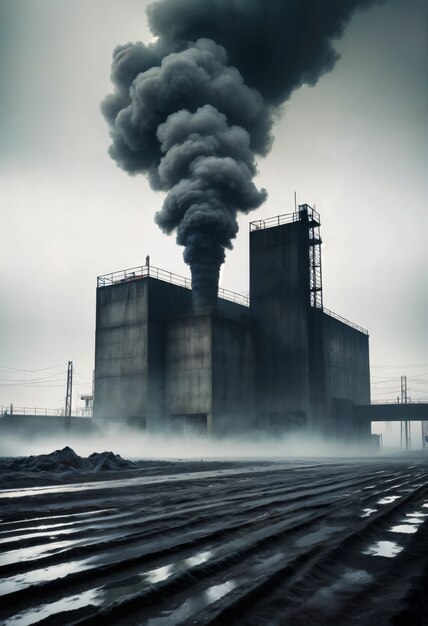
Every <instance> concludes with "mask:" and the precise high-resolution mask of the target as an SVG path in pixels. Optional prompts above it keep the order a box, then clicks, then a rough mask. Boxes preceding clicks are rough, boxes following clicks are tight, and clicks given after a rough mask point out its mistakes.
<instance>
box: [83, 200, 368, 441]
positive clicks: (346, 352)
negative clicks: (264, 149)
mask: <svg viewBox="0 0 428 626" xmlns="http://www.w3.org/2000/svg"><path fill="white" fill-rule="evenodd" d="M191 286H192V283H191V281H190V280H188V279H185V278H181V277H178V276H175V275H174V274H170V273H169V272H165V271H163V270H159V269H157V268H153V267H150V266H149V265H146V266H143V267H140V268H134V269H132V270H126V271H123V272H115V273H113V274H107V275H105V276H100V277H99V278H98V287H97V310H96V348H95V396H94V418H95V420H97V421H98V422H102V421H103V420H109V421H110V420H113V421H119V422H126V423H130V424H134V425H138V426H139V427H141V428H144V429H147V430H148V431H150V432H155V431H168V432H179V433H186V432H198V433H208V434H212V435H218V436H223V435H229V434H242V433H248V434H250V433H268V434H277V433H284V432H293V431H296V430H305V431H310V432H313V433H320V434H324V435H326V436H329V437H332V438H341V437H347V438H349V437H352V438H353V439H354V440H362V439H364V438H365V437H368V436H369V434H370V422H358V423H357V422H356V421H355V419H354V416H353V406H354V405H355V404H357V405H363V404H369V403H370V373H369V345H368V333H367V331H365V330H364V329H362V328H359V327H358V326H356V325H354V324H351V323H350V322H348V321H347V320H344V319H343V318H340V317H339V316H337V315H335V314H333V313H332V312H330V311H328V310H326V309H325V308H324V306H323V297H322V272H321V237H320V218H319V215H318V213H317V212H316V211H315V210H314V209H312V208H311V207H310V206H308V205H306V204H305V205H300V206H299V207H298V209H297V210H296V211H295V212H294V213H291V214H288V215H281V216H277V217H274V218H271V219H268V220H260V221H256V222H251V224H250V297H249V299H247V298H244V297H243V296H239V295H237V294H233V293H232V292H227V291H225V290H222V289H219V290H218V293H217V296H216V297H215V298H213V299H212V301H211V302H206V301H205V302H204V303H203V305H202V306H201V304H200V302H199V304H198V305H197V306H195V298H192V289H191ZM193 291H194V290H193Z"/></svg>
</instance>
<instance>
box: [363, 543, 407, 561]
mask: <svg viewBox="0 0 428 626" xmlns="http://www.w3.org/2000/svg"><path fill="white" fill-rule="evenodd" d="M403 549H404V548H403V546H400V545H398V544H397V543H395V541H377V542H376V543H374V544H373V545H371V546H369V547H368V548H367V549H366V550H364V551H363V554H368V555H370V556H384V557H387V558H388V559H392V558H394V557H395V556H397V554H400V552H401V551H402V550H403Z"/></svg>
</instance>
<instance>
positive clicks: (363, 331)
mask: <svg viewBox="0 0 428 626" xmlns="http://www.w3.org/2000/svg"><path fill="white" fill-rule="evenodd" d="M322 310H323V312H324V313H326V314H327V315H329V316H330V317H333V318H334V319H336V320H338V321H339V322H343V323H344V324H346V325H347V326H350V327H351V328H355V330H359V331H360V333H364V335H368V334H369V331H368V330H366V329H365V328H363V327H362V326H358V324H354V322H350V321H349V320H347V319H346V317H342V316H341V315H338V314H337V313H334V312H333V311H329V309H326V308H325V307H324V308H323V309H322Z"/></svg>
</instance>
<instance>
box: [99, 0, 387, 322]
mask: <svg viewBox="0 0 428 626" xmlns="http://www.w3.org/2000/svg"><path fill="white" fill-rule="evenodd" d="M374 1H375V0H160V1H158V2H154V3H152V4H151V5H149V7H148V9H147V15H148V20H149V25H150V28H151V31H152V32H153V34H154V35H155V36H156V38H157V39H156V40H155V41H154V42H153V43H149V44H148V45H145V44H144V43H141V42H138V43H128V44H125V45H123V46H119V47H118V48H116V50H115V51H114V54H113V65H112V74H111V77H112V81H113V83H114V86H115V91H114V93H113V94H111V95H109V96H107V98H106V99H105V100H104V102H103V103H102V111H103V114H104V116H105V118H106V120H107V121H108V123H109V126H110V131H111V137H112V140H113V143H112V145H111V147H110V155H111V156H112V158H113V159H115V161H116V162H117V163H118V165H119V166H120V167H122V168H123V169H124V170H126V171H127V172H128V173H130V174H136V173H144V174H146V175H147V176H148V179H149V181H150V185H151V186H152V188H153V189H155V190H161V191H164V192H167V195H166V198H165V201H164V203H163V207H162V209H161V210H160V211H159V212H157V213H156V222H157V223H158V224H159V226H160V227H161V229H162V230H163V231H165V232H166V233H172V232H174V231H175V232H176V235H177V243H178V244H180V245H182V246H184V248H185V249H184V260H185V261H186V263H188V265H189V266H190V269H191V274H192V287H193V293H194V307H195V310H196V311H203V310H204V309H207V308H208V309H209V308H212V307H213V305H214V304H215V301H216V297H217V289H218V275H219V270H220V266H221V264H222V263H223V262H224V259H225V249H230V248H232V240H233V239H234V238H235V237H236V234H237V232H238V224H237V220H236V218H237V213H238V211H241V212H244V213H248V212H249V211H251V210H253V209H256V208H257V207H259V206H260V205H261V204H262V203H263V202H264V200H265V198H266V195H267V194H266V191H265V190H264V189H261V190H258V189H257V188H256V186H255V185H254V183H253V177H254V176H255V174H256V173H257V169H256V162H255V158H256V156H264V155H266V154H267V153H268V152H269V150H270V147H271V145H272V134H271V129H272V124H273V121H274V118H275V116H276V115H277V114H278V113H279V110H280V107H281V104H283V103H284V102H285V101H286V100H287V99H288V98H289V96H290V94H291V93H292V91H293V90H295V89H297V88H298V87H300V86H301V85H303V84H308V85H315V83H316V82H317V81H318V79H319V78H320V76H322V75H323V74H324V73H326V72H328V71H330V70H331V69H332V68H333V66H334V65H335V63H336V61H337V59H338V53H337V52H336V50H335V49H334V47H333V43H332V41H333V40H334V39H337V38H338V37H340V36H341V34H342V32H343V30H344V27H345V26H346V24H347V22H348V21H349V19H350V18H351V16H352V14H353V13H354V11H355V10H356V9H357V8H362V7H366V6H369V5H370V4H373V2H374Z"/></svg>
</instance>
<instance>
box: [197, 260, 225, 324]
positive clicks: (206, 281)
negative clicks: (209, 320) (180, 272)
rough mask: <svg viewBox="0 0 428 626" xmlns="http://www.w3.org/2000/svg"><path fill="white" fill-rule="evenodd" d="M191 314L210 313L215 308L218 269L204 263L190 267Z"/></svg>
mask: <svg viewBox="0 0 428 626" xmlns="http://www.w3.org/2000/svg"><path fill="white" fill-rule="evenodd" d="M190 270H191V273H192V298H193V312H194V314H195V315H199V314H201V313H212V312H213V311H215V309H216V306H217V292H218V277H219V268H218V267H215V266H213V265H208V264H205V263H197V264H196V265H194V266H193V265H191V266H190Z"/></svg>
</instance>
